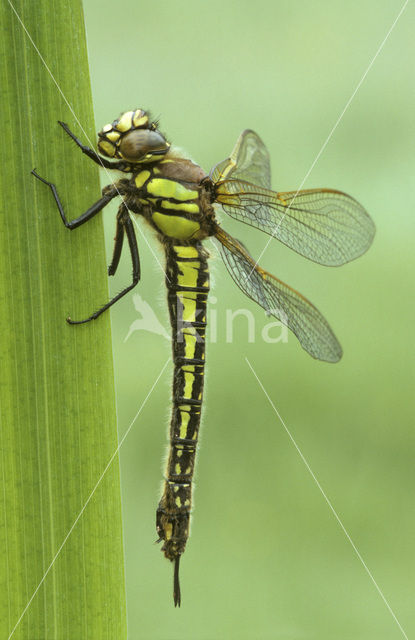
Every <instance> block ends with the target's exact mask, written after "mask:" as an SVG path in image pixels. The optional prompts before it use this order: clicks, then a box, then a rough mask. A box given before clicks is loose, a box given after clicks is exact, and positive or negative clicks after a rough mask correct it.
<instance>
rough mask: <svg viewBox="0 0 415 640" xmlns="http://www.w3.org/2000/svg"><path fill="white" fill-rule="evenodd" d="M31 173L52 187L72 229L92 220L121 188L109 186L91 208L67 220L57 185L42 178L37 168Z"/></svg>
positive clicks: (65, 222)
mask: <svg viewBox="0 0 415 640" xmlns="http://www.w3.org/2000/svg"><path fill="white" fill-rule="evenodd" d="M31 173H32V175H34V176H35V178H37V179H38V180H40V181H41V182H43V183H44V184H46V185H47V186H48V187H49V188H50V190H51V191H52V193H53V197H54V198H55V202H56V205H57V207H58V209H59V213H60V216H61V218H62V222H63V224H64V225H65V227H66V228H67V229H71V230H72V229H76V228H77V227H80V226H81V224H84V223H85V222H88V220H90V219H91V218H93V217H94V216H95V215H96V214H97V213H99V212H100V211H101V210H102V209H103V208H104V207H106V206H107V204H108V203H109V202H110V201H111V200H112V199H113V198H114V197H115V196H117V195H118V194H119V189H117V188H116V187H109V188H108V189H107V190H106V193H105V195H103V196H102V198H100V199H99V200H97V202H95V203H94V204H93V205H92V206H91V207H89V209H87V210H86V211H85V212H84V213H81V215H80V216H78V217H77V218H75V219H74V220H67V218H66V215H65V212H64V210H63V206H62V202H61V200H60V198H59V195H58V192H57V189H56V186H55V185H54V184H53V183H52V182H48V181H47V180H45V178H42V177H41V176H40V175H39V174H38V173H36V170H35V169H33V171H32V172H31Z"/></svg>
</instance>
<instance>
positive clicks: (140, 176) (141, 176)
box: [134, 171, 150, 189]
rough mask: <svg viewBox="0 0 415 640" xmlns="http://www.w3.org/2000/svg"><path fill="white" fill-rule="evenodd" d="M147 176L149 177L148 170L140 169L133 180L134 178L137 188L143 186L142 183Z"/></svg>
mask: <svg viewBox="0 0 415 640" xmlns="http://www.w3.org/2000/svg"><path fill="white" fill-rule="evenodd" d="M149 177H150V171H141V173H139V174H138V175H137V176H136V177H135V180H134V182H135V186H136V187H137V188H138V189H139V188H140V187H142V186H143V184H144V183H145V181H146V180H147V178H149Z"/></svg>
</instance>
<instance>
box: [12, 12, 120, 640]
mask: <svg viewBox="0 0 415 640" xmlns="http://www.w3.org/2000/svg"><path fill="white" fill-rule="evenodd" d="M13 6H14V7H15V9H16V11H17V13H18V14H19V16H20V18H21V20H22V22H23V23H24V25H25V27H26V28H27V30H28V32H29V34H30V36H31V37H32V39H33V41H34V43H35V44H36V46H37V47H38V49H39V51H40V53H41V54H42V56H43V57H44V60H45V62H46V63H47V65H48V67H49V68H50V71H51V73H52V75H53V77H54V78H55V80H56V82H57V84H58V85H59V87H60V89H61V91H62V93H63V94H64V96H65V97H66V98H67V100H68V102H69V103H70V104H71V106H72V108H73V110H74V113H75V114H76V117H77V118H78V119H79V121H80V123H81V124H82V126H83V127H85V130H86V132H87V134H88V136H90V137H91V138H92V140H93V139H94V136H95V134H94V129H95V127H94V123H93V117H92V100H91V93H90V85H89V74H88V66H87V56H86V45H85V34H84V25H83V14H82V6H81V3H80V2H60V3H51V2H47V1H46V0H42V1H41V2H38V3H28V2H16V3H14V4H13ZM0 11H1V24H2V25H3V33H2V38H1V40H2V44H0V49H1V60H2V61H1V63H0V64H1V71H0V83H1V87H2V105H3V114H4V115H3V117H2V124H3V133H2V141H3V145H4V147H3V152H4V160H5V165H4V168H3V171H2V176H1V202H2V206H1V214H0V246H1V251H0V287H1V289H0V297H1V314H0V335H1V338H0V349H1V353H0V356H1V363H2V366H1V374H0V429H1V431H0V439H1V442H0V446H1V457H0V460H1V482H2V489H3V500H2V503H3V504H2V508H1V510H0V544H1V548H2V550H3V553H2V554H1V559H0V576H1V585H2V587H1V591H2V595H3V597H2V604H1V607H2V611H1V622H0V628H1V637H6V638H7V637H8V636H9V634H10V633H11V631H12V629H13V628H14V627H15V625H16V623H17V622H18V620H19V618H20V616H21V614H22V613H23V611H24V609H25V607H26V605H27V604H28V602H29V600H30V599H31V597H32V596H33V593H34V592H35V589H36V588H37V587H38V585H39V583H40V581H41V580H42V578H43V576H44V574H45V572H46V571H48V569H49V567H50V565H51V563H52V560H53V558H54V557H55V555H56V554H57V552H59V555H58V556H57V558H56V560H55V562H54V564H53V566H52V567H51V568H50V570H49V571H48V573H47V576H46V578H45V579H44V581H43V583H42V584H41V586H40V587H39V590H38V591H37V593H36V595H35V596H34V598H33V600H32V602H31V604H30V606H29V607H28V608H27V611H26V612H25V613H24V615H23V617H22V619H21V621H20V623H19V625H18V626H17V627H16V629H15V631H14V633H13V636H12V637H13V638H16V639H17V638H22V639H23V638H25V639H26V638H27V639H30V640H33V639H34V638H42V639H43V638H57V639H60V638H78V637H79V638H103V639H104V638H111V639H113V638H124V637H125V636H126V627H125V596H124V568H123V549H122V527H121V505H120V486H119V484H120V483H119V467H118V457H117V456H115V458H114V460H113V462H112V464H111V465H110V466H109V468H108V470H107V471H106V473H105V475H104V476H103V478H102V481H101V482H100V483H99V484H98V486H97V487H96V484H97V482H98V480H99V478H100V477H101V475H102V474H103V472H104V470H105V468H106V466H107V464H108V462H109V461H110V459H111V457H112V456H113V454H114V452H115V451H116V448H117V434H116V412H115V396H114V379H113V364H112V350H111V334H110V322H109V317H105V316H104V317H101V318H100V319H99V320H97V321H96V322H92V323H90V324H88V325H82V326H79V327H76V326H75V327H74V326H69V325H67V323H66V322H65V318H66V317H67V316H68V315H69V314H70V315H71V316H72V317H74V318H77V317H85V316H86V315H88V314H89V313H91V312H92V311H93V310H95V309H96V308H98V307H99V306H100V304H102V303H104V302H105V301H106V300H107V298H108V285H107V276H106V263H105V254H104V242H103V231H102V221H101V219H100V218H101V216H97V218H95V219H93V220H91V221H90V222H89V223H88V224H86V225H85V226H84V227H81V228H79V229H77V230H75V231H73V232H69V231H68V230H67V229H66V228H65V227H64V225H63V224H62V221H61V220H60V217H59V213H58V211H57V209H56V206H55V204H54V201H53V197H52V194H51V192H50V190H49V189H48V188H47V187H46V186H45V185H44V184H41V183H40V182H38V181H36V180H35V179H34V178H33V176H31V175H30V171H31V169H32V168H34V167H36V168H37V170H38V172H39V174H41V175H42V176H44V177H46V178H47V179H49V180H51V181H52V182H54V183H56V185H57V188H58V191H59V194H60V196H61V198H62V201H63V204H64V206H65V208H66V211H67V215H68V218H73V217H76V216H77V215H79V214H80V213H81V212H82V211H84V210H85V209H86V208H87V207H88V206H90V205H91V204H92V203H93V202H94V201H95V200H97V199H98V197H99V196H100V191H99V181H98V169H97V167H95V166H93V163H92V162H90V161H89V160H88V159H87V158H85V157H84V156H83V155H82V154H81V152H80V151H79V149H76V147H74V145H73V144H72V143H71V142H70V140H69V139H68V138H67V136H65V134H64V132H63V131H62V130H61V128H60V127H59V126H58V124H57V120H64V121H67V122H68V123H69V124H70V125H71V127H72V128H73V129H74V130H75V131H76V133H77V134H78V135H79V136H82V132H81V131H80V130H79V128H77V126H76V122H75V118H74V116H73V115H72V114H71V111H70V110H69V108H68V106H67V105H66V103H65V101H64V99H63V98H62V95H61V94H60V92H59V91H58V89H57V86H56V84H55V82H54V80H53V79H52V77H51V76H50V74H49V73H48V71H47V69H46V68H45V66H44V64H43V62H42V60H41V59H40V57H39V54H38V53H37V52H36V50H35V48H34V46H33V44H32V43H31V42H30V40H29V38H28V36H27V34H26V33H25V31H24V29H23V27H22V25H21V24H20V23H19V21H18V19H17V17H16V15H15V14H14V13H13V11H12V9H11V7H10V5H9V4H8V3H3V5H2V7H1V10H0ZM95 487H96V490H95V491H94V488H95ZM93 491H94V493H93V495H92V497H91V499H90V501H89V502H88V503H87V505H86V507H85V503H86V501H87V500H88V498H89V496H90V495H91V492H93ZM84 507H85V509H84V511H83V512H82V514H81V516H80V517H79V520H78V521H77V523H76V525H75V527H74V528H73V530H72V532H71V533H70V535H69V537H68V538H67V540H66V542H65V544H64V545H63V547H62V549H61V550H60V551H59V549H60V547H61V545H62V543H63V542H64V541H65V538H66V536H67V535H68V532H69V531H70V529H71V527H72V526H73V524H74V522H75V521H76V519H77V518H78V516H79V514H80V513H81V511H82V509H83V508H84Z"/></svg>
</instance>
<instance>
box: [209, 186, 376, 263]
mask: <svg viewBox="0 0 415 640" xmlns="http://www.w3.org/2000/svg"><path fill="white" fill-rule="evenodd" d="M216 202H219V203H220V204H222V206H223V208H224V210H225V212H226V213H227V214H229V215H230V216H231V217H232V218H235V219H236V220H240V221H241V222H245V223H246V224H249V225H251V226H253V227H256V228H257V229H260V230H261V231H265V232H266V233H268V234H269V235H271V236H273V237H275V238H277V239H278V240H280V241H281V242H283V243H284V244H286V245H287V246H288V247H290V248H291V249H294V251H297V253H300V254H301V255H303V256H305V257H306V258H309V259H310V260H313V261H314V262H318V263H319V264H324V265H327V266H335V265H341V264H344V263H345V262H349V261H350V260H354V259H355V258H357V257H359V256H360V255H362V253H364V252H365V251H366V250H367V249H368V248H369V246H370V245H371V243H372V240H373V237H374V235H375V225H374V223H373V221H372V219H371V218H370V216H369V215H368V213H367V212H366V211H365V209H364V208H363V207H362V206H361V205H360V204H359V203H358V202H357V201H356V200H354V198H352V197H350V196H348V195H347V194H345V193H343V192H341V191H335V190H333V189H307V190H304V191H299V192H298V193H297V192H295V191H289V192H279V193H277V192H275V191H270V190H269V189H266V188H264V187H261V186H259V185H258V186H257V185H255V184H251V183H250V182H247V181H243V180H236V179H232V178H231V179H225V180H222V181H219V182H218V183H217V184H216Z"/></svg>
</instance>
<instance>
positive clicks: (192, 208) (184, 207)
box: [161, 200, 199, 213]
mask: <svg viewBox="0 0 415 640" xmlns="http://www.w3.org/2000/svg"><path fill="white" fill-rule="evenodd" d="M161 206H162V207H163V208H164V209H172V210H174V211H185V212H186V213H199V207H198V205H197V204H195V203H194V202H181V203H180V204H179V203H178V202H170V200H162V201H161Z"/></svg>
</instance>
